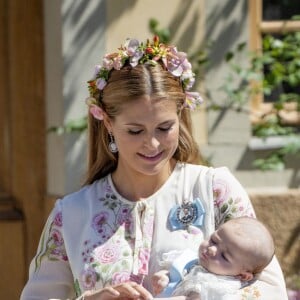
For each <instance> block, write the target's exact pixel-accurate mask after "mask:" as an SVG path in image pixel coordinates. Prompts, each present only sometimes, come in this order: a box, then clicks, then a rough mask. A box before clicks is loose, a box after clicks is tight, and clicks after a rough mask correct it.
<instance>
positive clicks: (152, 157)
mask: <svg viewBox="0 0 300 300" xmlns="http://www.w3.org/2000/svg"><path fill="white" fill-rule="evenodd" d="M138 155H139V156H140V157H141V158H143V159H144V160H147V161H151V162H153V161H156V160H158V159H160V158H161V156H162V152H159V153H157V154H141V153H138Z"/></svg>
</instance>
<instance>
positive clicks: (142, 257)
mask: <svg viewBox="0 0 300 300" xmlns="http://www.w3.org/2000/svg"><path fill="white" fill-rule="evenodd" d="M149 259H150V251H149V249H146V248H141V249H140V251H139V273H140V274H144V275H147V274H148V264H149Z"/></svg>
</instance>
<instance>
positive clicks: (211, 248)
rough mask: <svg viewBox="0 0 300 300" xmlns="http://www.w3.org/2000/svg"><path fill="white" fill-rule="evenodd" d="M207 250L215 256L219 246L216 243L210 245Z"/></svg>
mask: <svg viewBox="0 0 300 300" xmlns="http://www.w3.org/2000/svg"><path fill="white" fill-rule="evenodd" d="M207 250H208V251H207V253H208V255H209V256H215V255H216V254H217V247H216V246H215V245H212V246H209V247H208V249H207Z"/></svg>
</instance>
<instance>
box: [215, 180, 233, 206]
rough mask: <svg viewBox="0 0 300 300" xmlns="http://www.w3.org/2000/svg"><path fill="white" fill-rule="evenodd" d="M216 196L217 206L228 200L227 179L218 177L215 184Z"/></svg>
mask: <svg viewBox="0 0 300 300" xmlns="http://www.w3.org/2000/svg"><path fill="white" fill-rule="evenodd" d="M213 191H214V198H215V203H216V206H217V207H220V206H221V205H222V204H223V203H224V202H226V201H227V200H228V195H229V192H230V191H229V189H228V186H227V184H226V182H225V181H223V180H220V179H217V180H216V181H215V182H214V186H213Z"/></svg>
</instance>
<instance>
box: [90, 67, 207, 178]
mask: <svg viewBox="0 0 300 300" xmlns="http://www.w3.org/2000/svg"><path fill="white" fill-rule="evenodd" d="M142 96H150V97H151V100H152V101H161V100H163V101H170V100H171V101H174V102H176V105H177V110H178V114H179V119H180V120H179V143H178V148H177V150H176V151H175V153H174V156H173V157H174V158H175V159H176V160H178V161H182V162H188V163H201V162H202V158H201V155H200V152H199V149H198V146H197V144H196V142H195V140H194V138H193V136H192V124H191V116H190V111H189V110H188V109H184V108H183V104H184V101H185V93H184V91H183V88H182V84H181V83H180V80H179V78H176V77H175V76H173V75H172V74H171V73H170V72H169V71H167V70H166V69H165V68H164V67H163V66H162V64H160V63H158V64H156V65H154V66H153V65H150V64H139V65H137V66H135V67H131V66H130V65H129V64H126V65H125V66H124V67H122V68H121V69H120V70H112V71H111V73H110V75H109V78H108V81H107V85H106V86H105V88H104V89H103V90H102V91H101V92H100V93H99V94H98V95H97V97H98V103H97V105H99V107H101V108H102V109H103V110H104V111H105V112H106V114H107V115H108V117H109V118H111V119H112V120H113V119H114V118H115V117H116V116H117V115H118V114H120V113H121V112H122V107H124V106H128V105H134V102H135V101H137V100H138V99H140V98H141V97H142ZM88 131H89V145H88V170H87V175H86V180H85V184H91V183H93V182H94V181H95V180H97V179H100V178H102V177H104V176H106V175H107V174H109V173H111V172H113V171H114V170H115V169H116V167H117V162H118V154H113V153H111V152H110V150H109V149H108V143H109V135H108V131H107V129H106V127H105V126H104V124H103V121H99V120H96V119H95V118H93V117H92V116H91V115H89V126H88Z"/></svg>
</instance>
